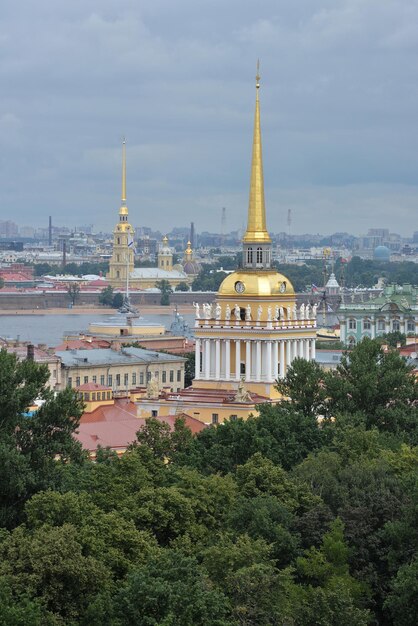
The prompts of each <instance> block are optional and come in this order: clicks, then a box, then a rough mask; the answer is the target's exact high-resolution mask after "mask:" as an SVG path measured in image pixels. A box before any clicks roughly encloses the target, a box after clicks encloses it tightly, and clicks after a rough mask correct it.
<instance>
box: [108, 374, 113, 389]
mask: <svg viewBox="0 0 418 626" xmlns="http://www.w3.org/2000/svg"><path fill="white" fill-rule="evenodd" d="M107 385H108V387H111V386H112V385H113V376H112V374H109V376H108V377H107Z"/></svg>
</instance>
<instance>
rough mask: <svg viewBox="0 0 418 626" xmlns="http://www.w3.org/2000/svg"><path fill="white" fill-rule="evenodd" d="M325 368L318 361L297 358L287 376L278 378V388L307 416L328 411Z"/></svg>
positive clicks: (293, 406) (293, 405)
mask: <svg viewBox="0 0 418 626" xmlns="http://www.w3.org/2000/svg"><path fill="white" fill-rule="evenodd" d="M323 378H324V370H323V369H322V368H321V366H320V365H319V364H318V363H317V362H316V361H305V359H301V358H299V357H298V358H296V359H294V360H293V361H292V365H291V366H290V367H289V368H288V370H287V373H286V377H285V378H283V379H281V380H278V381H277V383H276V388H277V390H278V391H279V392H280V393H281V394H282V395H283V396H284V397H285V398H288V402H289V403H290V405H291V406H292V408H294V409H296V410H297V411H301V413H303V414H304V415H306V416H315V417H316V416H318V415H323V414H326V412H327V406H326V404H327V394H326V391H325V389H324V385H323V382H322V381H323Z"/></svg>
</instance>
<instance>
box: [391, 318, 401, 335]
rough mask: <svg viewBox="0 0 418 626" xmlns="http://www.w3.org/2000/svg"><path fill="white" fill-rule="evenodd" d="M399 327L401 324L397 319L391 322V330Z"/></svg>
mask: <svg viewBox="0 0 418 626" xmlns="http://www.w3.org/2000/svg"><path fill="white" fill-rule="evenodd" d="M400 329H401V325H400V324H399V320H393V322H392V330H393V331H394V332H397V331H399V330H400Z"/></svg>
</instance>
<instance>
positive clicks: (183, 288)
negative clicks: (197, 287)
mask: <svg viewBox="0 0 418 626" xmlns="http://www.w3.org/2000/svg"><path fill="white" fill-rule="evenodd" d="M189 290H190V287H189V285H188V284H187V283H185V282H181V283H179V284H178V285H177V286H176V291H189Z"/></svg>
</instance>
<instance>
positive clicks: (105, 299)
mask: <svg viewBox="0 0 418 626" xmlns="http://www.w3.org/2000/svg"><path fill="white" fill-rule="evenodd" d="M113 297H114V293H113V287H111V285H108V286H107V287H105V288H104V289H102V290H101V292H100V295H99V303H100V304H103V306H112V304H113Z"/></svg>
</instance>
